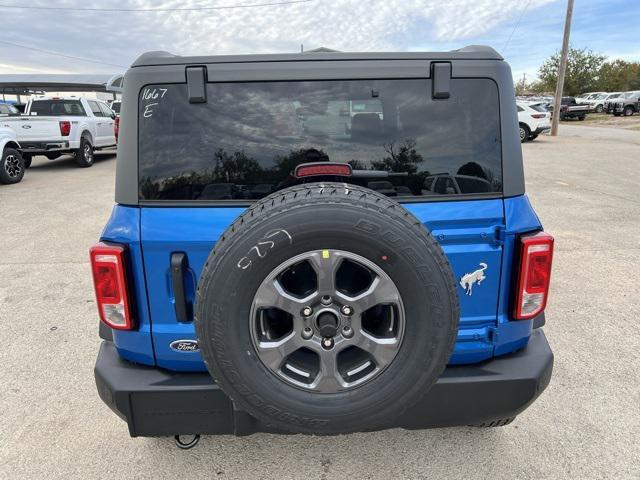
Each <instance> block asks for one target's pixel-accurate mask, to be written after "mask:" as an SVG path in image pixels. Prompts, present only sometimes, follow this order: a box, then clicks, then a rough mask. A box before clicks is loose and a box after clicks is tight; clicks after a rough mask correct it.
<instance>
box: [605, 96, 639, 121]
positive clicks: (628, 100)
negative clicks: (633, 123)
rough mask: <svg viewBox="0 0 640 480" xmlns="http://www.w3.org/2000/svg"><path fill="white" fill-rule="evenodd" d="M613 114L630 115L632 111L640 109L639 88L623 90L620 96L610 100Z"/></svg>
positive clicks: (636, 111) (635, 111)
mask: <svg viewBox="0 0 640 480" xmlns="http://www.w3.org/2000/svg"><path fill="white" fill-rule="evenodd" d="M612 104H613V114H614V115H615V116H616V117H619V116H620V115H624V116H625V117H630V116H631V115H633V114H634V113H638V112H639V111H640V90H634V91H631V92H624V94H623V95H622V97H621V98H619V99H618V100H616V101H615V102H612Z"/></svg>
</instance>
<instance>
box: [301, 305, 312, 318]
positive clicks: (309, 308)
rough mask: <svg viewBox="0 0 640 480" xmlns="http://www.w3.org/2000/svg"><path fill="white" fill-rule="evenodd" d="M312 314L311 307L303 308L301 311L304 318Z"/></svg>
mask: <svg viewBox="0 0 640 480" xmlns="http://www.w3.org/2000/svg"><path fill="white" fill-rule="evenodd" d="M312 314H313V308H311V307H304V308H303V309H302V315H304V316H305V317H310V316H311V315H312Z"/></svg>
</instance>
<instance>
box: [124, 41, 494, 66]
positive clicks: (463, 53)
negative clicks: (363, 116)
mask: <svg viewBox="0 0 640 480" xmlns="http://www.w3.org/2000/svg"><path fill="white" fill-rule="evenodd" d="M310 60H314V61H316V60H317V61H332V60H347V61H348V60H503V58H502V56H500V54H499V53H498V52H496V51H495V50H494V49H493V48H491V47H487V46H484V45H470V46H467V47H464V48H460V49H457V50H451V51H448V52H336V51H308V52H301V53H278V54H259V55H206V56H204V55H203V56H188V57H187V56H180V55H173V54H171V53H169V52H164V51H154V52H147V53H143V54H142V55H140V56H139V57H138V58H137V59H136V60H135V61H134V62H133V64H132V65H131V66H132V67H149V66H155V65H198V64H212V63H254V62H308V61H310Z"/></svg>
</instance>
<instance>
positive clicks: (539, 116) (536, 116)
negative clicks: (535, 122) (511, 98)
mask: <svg viewBox="0 0 640 480" xmlns="http://www.w3.org/2000/svg"><path fill="white" fill-rule="evenodd" d="M531 116H532V117H533V118H544V117H546V116H547V114H546V113H532V114H531Z"/></svg>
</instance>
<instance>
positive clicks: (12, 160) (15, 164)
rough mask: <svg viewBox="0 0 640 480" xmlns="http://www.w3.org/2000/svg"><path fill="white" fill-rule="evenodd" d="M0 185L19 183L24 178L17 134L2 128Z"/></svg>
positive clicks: (0, 130) (9, 129)
mask: <svg viewBox="0 0 640 480" xmlns="http://www.w3.org/2000/svg"><path fill="white" fill-rule="evenodd" d="M1 106H2V105H0V107H1ZM0 154H1V155H2V156H0V183H4V184H11V183H18V182H19V181H21V180H22V177H24V170H25V166H24V160H23V159H22V154H21V153H20V144H19V143H18V137H17V136H16V133H15V132H14V131H13V130H12V129H11V128H7V127H0Z"/></svg>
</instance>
